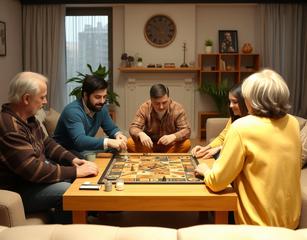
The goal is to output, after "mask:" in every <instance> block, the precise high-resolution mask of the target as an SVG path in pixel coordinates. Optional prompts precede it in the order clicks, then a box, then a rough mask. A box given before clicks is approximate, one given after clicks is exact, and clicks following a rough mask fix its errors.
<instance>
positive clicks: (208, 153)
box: [203, 147, 222, 159]
mask: <svg viewBox="0 0 307 240" xmlns="http://www.w3.org/2000/svg"><path fill="white" fill-rule="evenodd" d="M221 149H222V147H215V148H210V149H208V150H207V151H206V152H205V154H204V156H203V158H205V159H208V158H212V157H213V156H214V155H215V154H216V153H218V152H219V151H220V150H221Z"/></svg>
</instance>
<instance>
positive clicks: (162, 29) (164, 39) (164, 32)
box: [144, 15, 176, 47]
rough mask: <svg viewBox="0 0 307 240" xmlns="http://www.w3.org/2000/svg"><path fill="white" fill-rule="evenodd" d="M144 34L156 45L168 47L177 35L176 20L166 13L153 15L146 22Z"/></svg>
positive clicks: (150, 42)
mask: <svg viewBox="0 0 307 240" xmlns="http://www.w3.org/2000/svg"><path fill="white" fill-rule="evenodd" d="M144 35H145V38H146V40H147V42H148V43H149V44H151V45H152V46H154V47H166V46H167V45H169V44H171V43H172V42H173V41H174V39H175V36H176V25H175V23H174V21H173V20H172V19H171V18H170V17H168V16H165V15H155V16H152V17H151V18H150V19H148V21H147V22H146V24H145V28H144Z"/></svg>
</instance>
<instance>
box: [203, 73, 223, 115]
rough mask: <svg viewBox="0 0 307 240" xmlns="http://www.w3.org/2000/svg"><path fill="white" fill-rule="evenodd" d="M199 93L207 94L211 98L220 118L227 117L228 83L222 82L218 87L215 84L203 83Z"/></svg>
mask: <svg viewBox="0 0 307 240" xmlns="http://www.w3.org/2000/svg"><path fill="white" fill-rule="evenodd" d="M199 91H200V92H201V93H205V94H208V95H210V96H211V97H212V98H213V100H214V102H215V104H216V107H217V109H218V111H219V112H220V114H221V117H226V116H229V111H228V108H229V107H228V105H229V103H228V101H229V100H228V93H229V83H228V80H227V79H225V80H223V81H222V82H221V84H220V85H219V86H217V85H216V84H215V83H213V84H212V83H211V84H210V83H203V84H202V85H201V87H200V88H199Z"/></svg>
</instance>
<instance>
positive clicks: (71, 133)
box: [54, 100, 120, 152]
mask: <svg viewBox="0 0 307 240" xmlns="http://www.w3.org/2000/svg"><path fill="white" fill-rule="evenodd" d="M99 127H101V128H102V129H103V131H104V132H105V134H107V135H108V136H109V137H110V138H114V137H115V136H114V135H115V133H117V132H118V131H120V129H119V128H118V127H117V126H116V125H115V124H114V123H113V121H112V119H111V117H110V115H109V111H108V107H107V106H106V105H104V107H103V108H102V109H101V111H99V112H97V113H95V115H94V116H93V118H91V117H90V116H88V115H87V114H86V113H85V111H84V107H83V104H82V101H81V100H75V101H74V102H72V103H70V104H68V105H67V106H66V107H65V108H64V110H63V112H62V114H61V116H60V118H59V121H58V124H57V126H56V129H55V132H54V139H55V140H56V141H57V142H58V143H59V144H61V145H62V146H63V147H65V148H66V149H69V150H75V151H78V152H82V151H87V150H101V149H103V142H104V138H97V137H95V135H96V133H97V131H98V129H99Z"/></svg>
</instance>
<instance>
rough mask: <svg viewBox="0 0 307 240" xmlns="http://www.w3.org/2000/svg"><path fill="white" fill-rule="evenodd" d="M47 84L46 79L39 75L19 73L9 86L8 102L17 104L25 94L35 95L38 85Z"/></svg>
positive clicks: (37, 91) (38, 89)
mask: <svg viewBox="0 0 307 240" xmlns="http://www.w3.org/2000/svg"><path fill="white" fill-rule="evenodd" d="M41 82H43V83H46V84H47V82H48V79H47V78H46V77H45V76H44V75H41V74H39V73H34V72H21V73H18V74H17V75H16V76H15V77H14V78H13V79H12V80H11V82H10V85H9V94H8V95H9V97H8V98H9V102H11V103H18V102H20V101H21V98H22V96H23V95H25V94H26V93H28V94H31V95H36V94H38V93H39V91H40V88H39V84H40V83H41Z"/></svg>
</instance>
